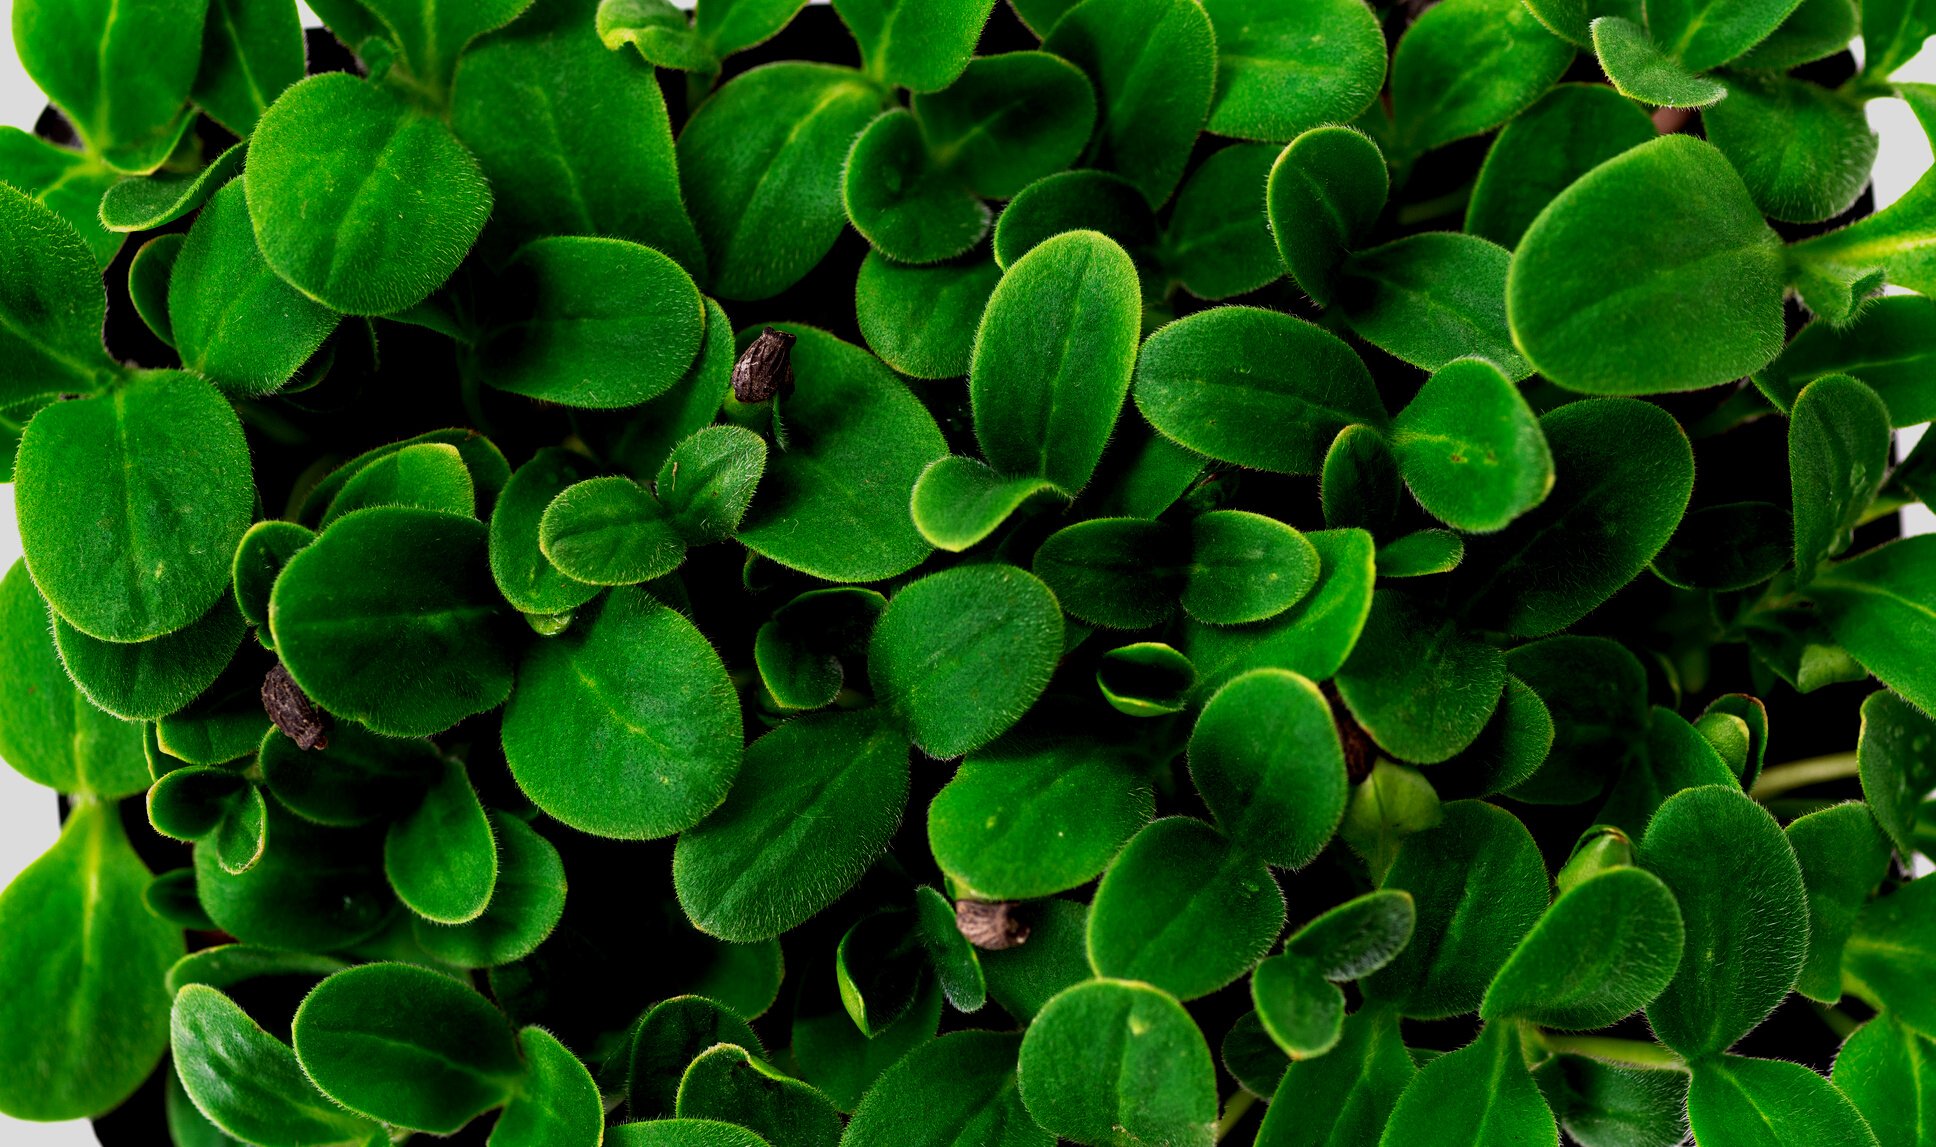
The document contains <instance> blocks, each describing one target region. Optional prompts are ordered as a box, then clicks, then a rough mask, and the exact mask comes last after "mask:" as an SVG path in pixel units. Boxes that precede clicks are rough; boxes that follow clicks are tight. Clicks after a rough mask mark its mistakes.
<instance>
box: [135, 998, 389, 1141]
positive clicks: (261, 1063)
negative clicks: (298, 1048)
mask: <svg viewBox="0 0 1936 1147" xmlns="http://www.w3.org/2000/svg"><path fill="white" fill-rule="evenodd" d="M169 1030H170V1039H169V1044H170V1048H171V1050H172V1051H173V1053H174V1073H175V1074H176V1075H178V1076H179V1077H180V1079H181V1082H182V1087H183V1089H184V1090H185V1091H186V1092H187V1094H188V1098H189V1099H191V1100H193V1101H194V1104H195V1108H196V1110H198V1111H200V1112H201V1113H202V1115H203V1116H204V1117H206V1118H207V1119H208V1121H209V1122H210V1123H212V1124H214V1125H215V1126H216V1127H219V1128H221V1130H222V1131H223V1132H224V1133H226V1134H228V1135H233V1136H236V1137H237V1138H239V1139H241V1140H243V1141H244V1142H251V1143H345V1142H348V1143H362V1142H367V1141H368V1140H369V1139H370V1137H371V1136H373V1135H376V1134H378V1133H379V1129H378V1128H377V1126H376V1125H375V1124H374V1123H371V1122H370V1121H368V1120H366V1119H363V1118H361V1117H360V1116H357V1115H354V1114H352V1113H350V1112H348V1111H345V1110H343V1109H342V1108H341V1107H338V1106H337V1105H336V1104H335V1103H333V1102H331V1101H330V1100H329V1099H327V1098H325V1097H324V1096H323V1093H322V1092H320V1091H317V1090H316V1085H315V1084H313V1083H311V1082H309V1079H308V1077H307V1076H305V1075H303V1071H302V1067H301V1065H299V1064H298V1063H297V1062H296V1053H295V1052H294V1051H292V1050H290V1048H289V1045H288V1044H286V1043H283V1042H282V1041H281V1040H279V1039H277V1038H276V1037H275V1036H272V1035H270V1034H269V1033H268V1032H266V1031H263V1030H262V1027H261V1025H259V1024H257V1023H256V1022H255V1020H254V1019H252V1018H250V1016H249V1014H248V1013H247V1012H245V1011H243V1010H242V1008H241V1007H240V1006H239V1005H237V1004H236V1002H235V1001H234V1000H232V999H230V998H229V997H228V996H225V995H223V994H222V993H221V992H220V991H218V990H217V989H216V988H215V987H210V986H208V985H206V984H203V983H199V982H196V983H189V984H187V985H185V986H183V987H181V988H180V989H179V994H178V995H176V996H175V1002H174V1009H173V1012H172V1015H171V1017H170V1022H169Z"/></svg>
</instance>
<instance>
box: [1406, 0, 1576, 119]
mask: <svg viewBox="0 0 1936 1147" xmlns="http://www.w3.org/2000/svg"><path fill="white" fill-rule="evenodd" d="M1572 62H1573V46H1572V45H1571V44H1568V43H1567V42H1566V41H1564V40H1562V39H1560V38H1558V37H1557V36H1555V35H1553V33H1551V32H1549V31H1547V30H1546V28H1545V26H1543V25H1542V24H1541V23H1540V22H1539V21H1538V20H1537V19H1536V18H1534V16H1533V13H1532V11H1531V9H1529V8H1527V7H1526V6H1525V5H1523V4H1519V3H1516V2H1515V0H1447V2H1446V3H1442V4H1438V5H1434V6H1433V7H1432V8H1430V9H1428V10H1427V11H1426V13H1425V14H1424V15H1423V16H1420V17H1419V18H1418V19H1417V20H1416V21H1414V22H1413V24H1412V26H1411V28H1410V29H1409V30H1407V31H1406V33H1405V36H1404V38H1403V39H1401V40H1399V41H1398V49H1397V50H1396V51H1394V52H1393V53H1392V63H1391V103H1392V118H1393V119H1394V120H1395V121H1396V124H1397V130H1398V137H1399V139H1401V140H1403V141H1404V150H1405V151H1406V152H1408V153H1409V154H1412V155H1417V154H1419V153H1422V152H1426V151H1429V150H1431V149H1432V148H1435V147H1441V146H1443V145H1445V144H1448V143H1451V142H1452V141H1453V140H1455V139H1463V138H1465V137H1466V136H1469V135H1478V134H1479V133H1480V132H1483V131H1489V130H1491V129H1492V128H1495V127H1497V126H1499V125H1500V124H1502V123H1505V122H1506V121H1507V120H1509V119H1511V118H1512V117H1513V116H1515V115H1518V114H1519V113H1520V112H1521V111H1523V110H1524V109H1526V108H1528V107H1530V106H1532V104H1533V102H1534V101H1535V100H1537V99H1539V97H1540V96H1542V95H1544V94H1545V93H1546V89H1548V88H1550V87H1552V86H1553V84H1554V83H1555V82H1557V81H1558V80H1559V78H1560V76H1561V74H1563V73H1564V72H1565V71H1566V68H1567V65H1568V64H1571V63H1572Z"/></svg>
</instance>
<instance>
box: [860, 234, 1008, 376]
mask: <svg viewBox="0 0 1936 1147" xmlns="http://www.w3.org/2000/svg"><path fill="white" fill-rule="evenodd" d="M1001 277H1002V270H1001V268H1000V267H998V266H996V265H995V262H994V260H992V259H989V258H987V257H986V256H983V257H979V258H977V257H975V256H973V255H971V256H970V257H969V258H968V259H967V260H966V261H964V262H961V263H946V264H942V265H940V266H933V267H914V266H909V265H907V264H905V263H896V262H894V261H893V260H891V259H889V258H887V257H886V256H885V255H882V254H881V253H880V252H879V251H869V252H868V253H867V258H866V259H865V260H863V261H862V263H861V265H860V274H859V275H858V276H857V277H856V278H855V280H854V311H855V318H856V320H857V321H858V323H859V325H860V333H861V334H862V335H863V336H864V337H865V338H866V339H867V345H868V347H869V348H871V349H872V350H873V352H874V353H875V354H877V355H880V356H881V361H883V362H885V363H887V365H889V366H891V367H893V368H894V369H895V370H897V371H899V372H900V373H902V374H905V375H908V376H910V377H913V378H959V377H961V376H963V375H965V374H967V373H968V363H969V359H970V357H971V356H972V355H973V353H974V347H975V328H976V327H978V326H979V325H980V324H981V313H982V310H983V309H984V308H986V307H987V305H988V296H989V295H991V294H993V293H994V290H995V284H996V283H998V282H1000V281H1001Z"/></svg>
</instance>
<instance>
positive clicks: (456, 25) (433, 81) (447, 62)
mask: <svg viewBox="0 0 1936 1147" xmlns="http://www.w3.org/2000/svg"><path fill="white" fill-rule="evenodd" d="M361 2H362V4H363V6H364V7H365V8H367V9H369V10H370V14H371V15H373V16H375V17H376V18H377V19H378V20H380V21H382V23H383V26H384V27H385V29H386V30H387V31H388V32H389V34H390V37H389V38H390V40H391V41H392V42H393V43H394V44H395V45H396V46H397V48H398V49H399V50H400V51H401V52H402V55H403V60H404V62H405V63H406V64H408V66H409V68H410V72H411V74H412V75H413V77H414V78H415V79H416V80H418V81H419V82H420V83H423V84H425V85H428V86H429V87H430V89H431V90H432V91H444V90H446V89H448V88H449V86H450V77H451V73H452V72H453V71H455V70H456V67H457V57H458V55H459V54H460V53H462V52H463V50H464V49H465V48H467V47H469V46H470V43H471V41H472V40H475V39H477V38H478V37H479V36H482V35H484V34H485V33H486V32H491V31H495V30H496V29H498V28H502V27H504V26H505V25H506V24H509V23H510V22H511V21H512V20H515V19H517V17H518V14H519V13H521V12H523V11H524V10H525V9H526V8H529V7H530V6H531V0H473V2H472V3H470V4H465V5H461V6H459V7H457V8H456V9H452V8H451V7H449V6H447V5H442V4H438V3H437V2H436V0H361Z"/></svg>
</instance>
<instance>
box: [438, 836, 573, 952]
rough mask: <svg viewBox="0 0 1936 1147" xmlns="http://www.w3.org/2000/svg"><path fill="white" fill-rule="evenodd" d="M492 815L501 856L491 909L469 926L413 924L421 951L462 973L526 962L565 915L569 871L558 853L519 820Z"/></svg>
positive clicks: (492, 891) (498, 861)
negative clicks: (459, 969)
mask: <svg viewBox="0 0 1936 1147" xmlns="http://www.w3.org/2000/svg"><path fill="white" fill-rule="evenodd" d="M487 815H488V816H489V817H490V818H491V835H492V836H493V837H494V838H496V841H497V855H498V859H497V882H496V884H495V885H494V886H493V887H492V890H491V903H490V906H489V907H487V908H485V910H484V914H483V915H481V916H479V917H478V918H477V919H475V920H472V921H470V922H468V923H465V924H455V925H450V924H437V923H432V922H430V921H428V920H424V919H413V920H411V922H410V931H411V935H412V936H414V937H415V938H416V941H417V944H418V946H419V947H421V948H423V950H424V951H426V952H428V953H430V954H431V955H432V956H435V957H436V958H437V959H439V960H442V961H443V962H444V963H446V964H452V965H455V966H456V967H459V968H494V967H500V966H502V965H505V964H509V963H512V962H514V961H517V960H521V959H523V958H524V957H526V956H528V955H530V954H531V952H532V951H533V950H534V949H536V948H537V946H538V945H539V944H540V943H542V942H543V941H544V939H545V937H546V936H548V935H550V934H551V930H552V929H553V928H555V927H557V925H558V920H559V918H560V917H561V916H562V915H563V914H564V911H565V867H564V864H563V863H562V862H561V861H560V860H559V859H558V850H557V849H556V848H554V847H552V845H551V842H550V841H548V840H546V839H545V838H544V837H542V836H539V835H538V833H537V832H536V830H534V829H532V828H531V827H530V826H528V825H526V824H525V823H524V822H523V821H521V820H519V819H518V818H516V817H514V816H507V815H506V814H504V813H501V812H497V811H496V810H492V811H490V812H489V813H488V814H487Z"/></svg>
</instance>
